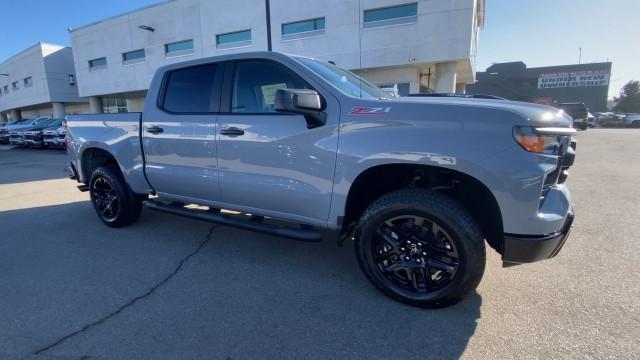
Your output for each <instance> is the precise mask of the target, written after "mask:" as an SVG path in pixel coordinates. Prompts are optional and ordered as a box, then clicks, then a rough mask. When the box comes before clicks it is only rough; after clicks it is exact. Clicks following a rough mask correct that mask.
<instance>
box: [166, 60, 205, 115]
mask: <svg viewBox="0 0 640 360" xmlns="http://www.w3.org/2000/svg"><path fill="white" fill-rule="evenodd" d="M215 74H216V64H209V65H204V66H197V67H190V68H186V69H180V70H175V71H172V72H171V74H169V82H168V83H167V89H166V91H165V95H164V106H163V107H164V109H165V110H167V111H171V112H175V113H207V112H210V111H211V110H210V108H209V105H210V104H209V103H210V100H211V91H212V88H213V83H214V77H215Z"/></svg>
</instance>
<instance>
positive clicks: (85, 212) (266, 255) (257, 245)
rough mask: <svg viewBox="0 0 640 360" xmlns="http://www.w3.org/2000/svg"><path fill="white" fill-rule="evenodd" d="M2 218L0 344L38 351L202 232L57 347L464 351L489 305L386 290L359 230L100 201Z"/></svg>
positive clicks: (237, 354)
mask: <svg viewBox="0 0 640 360" xmlns="http://www.w3.org/2000/svg"><path fill="white" fill-rule="evenodd" d="M0 223H2V224H3V231H4V234H5V235H3V236H2V240H0V293H3V294H5V295H6V296H3V297H0V321H2V322H3V323H4V324H6V327H5V328H4V330H3V331H4V333H3V337H4V338H5V339H6V340H7V341H8V343H7V342H6V341H5V342H3V343H5V344H10V345H11V346H9V348H3V347H4V345H0V353H7V352H8V351H10V349H13V350H11V351H19V352H21V353H29V352H31V351H33V349H37V348H40V347H42V346H45V345H46V344H48V343H51V342H52V341H54V340H55V339H56V338H59V337H61V336H64V335H66V334H69V333H72V332H73V331H76V330H78V329H80V328H82V327H83V326H85V325H86V324H88V323H91V322H93V321H95V320H97V319H99V318H100V317H101V316H104V314H106V313H110V312H112V311H114V310H116V309H118V307H120V306H122V304H124V303H126V302H127V301H128V299H131V298H135V297H137V296H140V295H141V294H144V293H145V292H146V291H148V289H150V288H151V287H153V286H155V285H157V284H158V283H159V282H160V281H161V280H162V279H164V278H165V277H166V276H167V275H168V274H170V273H171V272H172V271H173V270H174V269H175V268H176V266H177V265H178V263H179V262H180V261H181V260H183V259H184V257H185V255H186V254H189V253H191V252H193V251H194V249H196V248H197V247H198V246H199V244H201V243H202V242H203V241H206V244H205V246H204V247H202V249H201V251H199V252H198V253H197V254H196V255H195V256H193V257H191V258H189V259H188V261H186V262H185V263H184V265H183V266H182V267H181V268H180V269H179V271H178V272H177V273H176V274H175V276H173V277H172V278H171V279H170V280H169V281H167V282H166V283H164V284H163V285H162V286H161V287H160V288H159V289H158V290H157V291H156V292H154V293H153V294H151V295H149V296H148V297H146V298H145V299H144V301H141V302H139V303H137V304H135V305H132V306H131V307H129V308H127V309H126V310H124V311H122V312H120V313H119V314H118V315H116V316H114V317H112V318H109V320H107V321H105V322H104V323H102V324H100V325H99V326H96V327H95V328H92V329H91V330H90V331H87V332H85V333H83V334H82V335H81V336H78V337H74V338H72V339H70V340H68V341H65V343H63V344H61V345H59V346H58V347H59V349H54V350H52V351H51V352H48V353H47V354H49V355H55V354H67V355H68V354H82V355H84V354H92V353H101V354H109V356H113V357H115V358H131V357H152V358H162V357H166V356H167V353H172V354H174V355H175V354H181V355H180V357H183V358H202V357H209V358H211V357H213V358H227V357H232V358H256V357H260V358H274V357H275V358H418V357H420V358H423V357H429V358H437V359H457V358H459V357H460V356H461V355H462V354H463V352H464V350H465V348H466V346H467V343H468V342H469V339H470V338H471V337H472V336H473V334H474V332H475V329H476V326H477V321H478V319H479V318H480V306H481V303H482V299H481V297H480V295H479V294H477V293H475V292H474V293H473V294H471V295H470V296H469V297H468V298H467V299H466V300H464V301H463V302H461V303H460V304H458V305H455V306H453V307H449V308H444V309H438V310H426V309H420V308H415V307H411V306H407V305H404V304H401V303H398V302H396V301H394V300H391V299H388V298H387V297H385V296H383V295H382V294H381V293H379V292H378V291H377V290H376V289H375V288H374V287H373V286H371V285H370V284H369V283H368V281H367V280H366V278H365V277H364V275H362V273H361V272H360V270H359V268H358V265H357V262H356V259H355V256H354V254H353V244H351V243H348V244H345V246H343V247H341V248H338V247H337V246H336V243H335V242H334V241H332V240H329V239H327V240H325V241H323V242H320V243H300V242H295V241H291V240H287V239H281V238H276V237H272V236H267V235H259V234H255V233H251V232H247V231H243V230H238V229H233V228H228V227H222V226H219V227H216V226H212V225H211V224H208V223H203V222H198V221H195V220H190V219H183V218H179V217H174V216H170V215H165V214H162V213H156V212H151V211H144V212H143V215H142V218H141V219H140V221H139V222H138V223H136V224H134V225H133V226H130V227H127V228H123V229H110V228H107V227H105V226H104V225H103V224H102V223H100V222H99V220H98V219H97V217H96V216H95V214H94V212H93V209H92V208H91V205H90V204H89V203H88V202H78V203H72V204H64V205H54V206H45V207H38V208H29V209H21V210H12V211H1V210H0ZM207 234H209V237H208V238H207ZM207 239H208V240H207ZM38 319H47V321H46V322H42V321H40V320H38ZM24 333H28V334H30V337H29V338H24V337H21V335H20V334H24ZM132 339H133V340H132ZM0 344H2V343H0ZM158 344H162V346H159V345H158ZM16 349H18V350H16ZM57 351H59V352H57Z"/></svg>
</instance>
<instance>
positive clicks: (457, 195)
mask: <svg viewBox="0 0 640 360" xmlns="http://www.w3.org/2000/svg"><path fill="white" fill-rule="evenodd" d="M403 188H426V189H431V190H435V191H441V192H444V193H446V194H447V195H448V196H450V197H452V198H454V199H456V200H457V201H459V202H460V203H461V204H462V205H463V206H464V207H465V208H466V209H467V211H469V212H470V213H471V215H472V216H473V217H474V219H475V220H476V221H477V222H478V224H479V225H480V228H481V229H482V232H483V235H484V237H485V239H486V240H487V242H488V243H489V245H490V246H491V247H492V248H494V249H495V250H497V251H498V252H499V253H501V252H502V244H503V237H504V232H503V221H502V213H501V211H500V207H499V204H498V202H497V200H496V198H495V196H494V195H493V193H492V192H491V190H489V188H488V187H487V186H486V185H485V184H484V183H483V182H482V181H480V180H478V179H477V178H475V177H473V176H471V175H468V174H466V173H463V172H460V171H457V170H453V169H448V168H444V167H439V166H433V165H424V164H408V163H391V164H382V165H374V166H372V167H369V168H367V169H365V170H363V171H361V172H360V173H359V174H358V176H357V177H356V178H355V180H354V181H353V182H352V183H351V186H350V188H349V191H348V194H347V197H346V201H345V206H344V218H343V221H342V232H343V233H345V232H347V231H349V229H351V228H352V227H353V224H354V223H355V222H357V220H358V219H359V217H360V215H361V214H362V213H363V212H364V211H365V210H366V209H367V207H368V206H369V205H371V204H372V203H373V202H374V201H375V200H376V199H378V198H379V197H380V196H382V195H384V194H386V193H389V192H391V191H395V190H400V189H403ZM350 225H351V226H350Z"/></svg>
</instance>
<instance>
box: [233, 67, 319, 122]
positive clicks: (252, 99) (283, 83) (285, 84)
mask: <svg viewBox="0 0 640 360" xmlns="http://www.w3.org/2000/svg"><path fill="white" fill-rule="evenodd" d="M233 84H234V85H233V95H232V99H231V112H234V113H272V112H275V107H274V103H275V95H276V92H277V91H278V90H279V89H310V88H311V87H310V86H309V85H308V84H307V83H306V82H305V81H304V80H302V78H301V77H299V76H298V75H296V74H295V73H294V72H292V71H291V70H289V69H288V68H286V67H285V66H283V65H282V64H278V63H274V62H270V61H241V62H239V63H238V64H237V65H236V71H235V77H234V81H233Z"/></svg>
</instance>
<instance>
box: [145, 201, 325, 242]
mask: <svg viewBox="0 0 640 360" xmlns="http://www.w3.org/2000/svg"><path fill="white" fill-rule="evenodd" d="M144 205H145V206H146V207H147V208H149V209H151V210H156V211H162V212H166V213H170V214H174V215H179V216H184V217H188V218H192V219H197V220H203V221H208V222H213V223H216V224H221V225H226V226H231V227H236V228H240V229H245V230H250V231H255V232H259V233H263V234H268V235H275V236H281V237H285V238H289V239H294V240H299V241H306V242H317V241H321V240H322V235H321V234H320V233H319V232H318V231H316V230H313V229H309V228H302V229H294V228H289V227H285V226H278V225H275V224H268V223H263V222H259V221H255V220H253V221H252V220H243V219H239V218H236V217H232V216H229V215H224V214H221V213H216V212H210V211H203V210H195V209H187V208H185V207H182V206H179V205H172V204H165V203H162V202H158V201H153V200H148V201H145V202H144Z"/></svg>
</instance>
